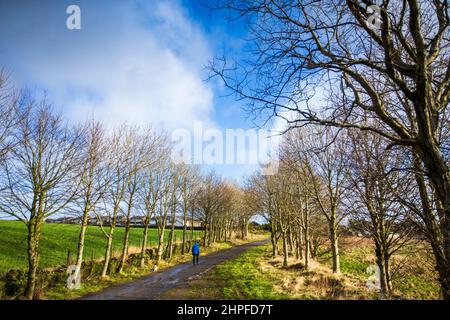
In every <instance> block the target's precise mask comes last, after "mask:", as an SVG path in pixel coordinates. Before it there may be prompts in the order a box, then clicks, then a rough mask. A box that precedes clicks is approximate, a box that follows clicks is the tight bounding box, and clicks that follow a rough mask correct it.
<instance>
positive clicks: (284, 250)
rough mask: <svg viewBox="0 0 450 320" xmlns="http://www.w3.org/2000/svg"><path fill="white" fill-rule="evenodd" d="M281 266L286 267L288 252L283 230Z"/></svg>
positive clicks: (285, 235)
mask: <svg viewBox="0 0 450 320" xmlns="http://www.w3.org/2000/svg"><path fill="white" fill-rule="evenodd" d="M283 255H284V257H283V266H284V267H286V266H287V265H288V259H289V252H288V244H287V234H286V232H283Z"/></svg>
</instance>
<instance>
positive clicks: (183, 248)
mask: <svg viewBox="0 0 450 320" xmlns="http://www.w3.org/2000/svg"><path fill="white" fill-rule="evenodd" d="M187 221H188V211H187V210H185V211H184V214H183V239H182V244H181V254H182V255H184V254H185V250H186V232H187Z"/></svg>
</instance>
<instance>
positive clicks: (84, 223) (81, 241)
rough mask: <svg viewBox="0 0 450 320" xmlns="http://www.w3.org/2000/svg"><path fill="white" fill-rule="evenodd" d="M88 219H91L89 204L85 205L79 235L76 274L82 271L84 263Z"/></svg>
mask: <svg viewBox="0 0 450 320" xmlns="http://www.w3.org/2000/svg"><path fill="white" fill-rule="evenodd" d="M88 220H89V210H88V206H85V208H84V210H83V217H82V221H81V229H80V234H79V236H78V251H77V262H76V270H75V274H77V273H80V272H81V265H82V264H83V252H84V239H85V236H86V229H87V225H88Z"/></svg>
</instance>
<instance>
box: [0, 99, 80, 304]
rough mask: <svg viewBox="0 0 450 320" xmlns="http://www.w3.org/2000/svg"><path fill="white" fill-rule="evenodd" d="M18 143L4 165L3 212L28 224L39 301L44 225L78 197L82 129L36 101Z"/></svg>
mask: <svg viewBox="0 0 450 320" xmlns="http://www.w3.org/2000/svg"><path fill="white" fill-rule="evenodd" d="M16 134H17V137H16V138H17V145H16V146H15V148H14V149H12V153H11V155H10V157H9V159H8V161H6V162H4V163H2V166H3V171H4V172H5V179H2V183H4V185H3V187H2V189H3V192H2V196H1V198H0V209H1V211H2V212H5V213H7V214H9V215H11V216H13V217H15V218H17V219H18V220H20V221H22V222H23V223H25V224H26V225H27V228H28V239H27V244H28V277H27V286H26V290H25V296H26V297H27V298H28V299H33V298H34V294H35V287H36V277H37V270H38V267H39V243H40V238H41V226H42V223H43V222H44V220H45V219H46V218H48V217H49V216H51V215H54V214H56V213H59V212H61V211H62V210H63V209H64V207H66V205H67V204H68V203H69V202H70V201H71V200H72V199H73V197H74V196H75V194H76V191H77V189H76V185H75V184H74V182H75V181H77V175H78V174H79V170H78V166H79V164H80V162H81V161H80V160H81V159H80V153H79V150H80V148H81V142H82V140H81V137H82V133H81V130H79V129H76V128H69V127H67V126H66V125H64V124H63V122H62V120H61V117H60V116H59V115H55V114H53V113H52V111H51V108H50V106H49V105H48V104H47V102H46V101H45V100H42V101H40V102H39V103H35V102H33V101H31V102H30V104H29V107H28V109H27V113H26V116H24V117H23V118H22V119H20V122H19V127H18V129H17V132H16Z"/></svg>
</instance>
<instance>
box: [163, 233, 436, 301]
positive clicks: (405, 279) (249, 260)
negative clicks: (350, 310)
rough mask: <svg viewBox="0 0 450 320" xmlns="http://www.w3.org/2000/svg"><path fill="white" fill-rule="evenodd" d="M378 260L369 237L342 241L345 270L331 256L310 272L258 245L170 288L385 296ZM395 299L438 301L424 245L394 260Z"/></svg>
mask: <svg viewBox="0 0 450 320" xmlns="http://www.w3.org/2000/svg"><path fill="white" fill-rule="evenodd" d="M374 263H375V258H374V256H373V247H372V244H371V242H370V241H367V240H366V239H360V238H358V239H345V241H343V243H342V244H341V274H339V275H335V274H333V273H332V271H331V256H330V255H329V254H324V255H322V256H321V257H320V258H318V259H317V260H316V261H311V263H310V268H309V270H305V269H304V265H303V264H302V263H301V262H299V261H297V260H295V259H293V258H291V259H290V260H289V266H288V267H283V266H282V258H281V257H277V258H272V257H271V246H270V244H267V245H264V246H260V247H255V248H252V249H250V250H248V251H247V252H245V253H244V254H242V255H240V256H239V257H238V258H236V259H233V260H230V261H227V262H225V263H223V264H220V265H218V266H217V267H215V268H214V269H212V270H211V271H210V272H208V273H207V274H205V275H204V276H203V277H202V278H201V279H195V280H191V281H190V282H189V283H188V285H187V287H185V288H175V289H173V290H171V291H169V292H168V293H167V294H166V295H165V298H168V299H357V300H366V299H381V298H384V297H381V296H380V295H379V294H378V292H376V291H374V290H369V289H368V288H367V287H366V281H367V279H368V277H369V274H367V273H366V269H367V267H368V266H369V265H371V264H374ZM392 277H393V286H394V294H393V296H392V297H391V298H393V299H438V298H439V285H438V283H437V281H436V272H435V271H434V270H433V260H432V257H430V255H429V252H428V251H427V247H426V245H425V244H423V243H419V244H418V243H414V244H413V243H411V244H409V245H408V246H407V247H405V248H404V249H403V250H402V251H401V252H398V253H397V254H396V255H395V256H394V257H393V258H392Z"/></svg>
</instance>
